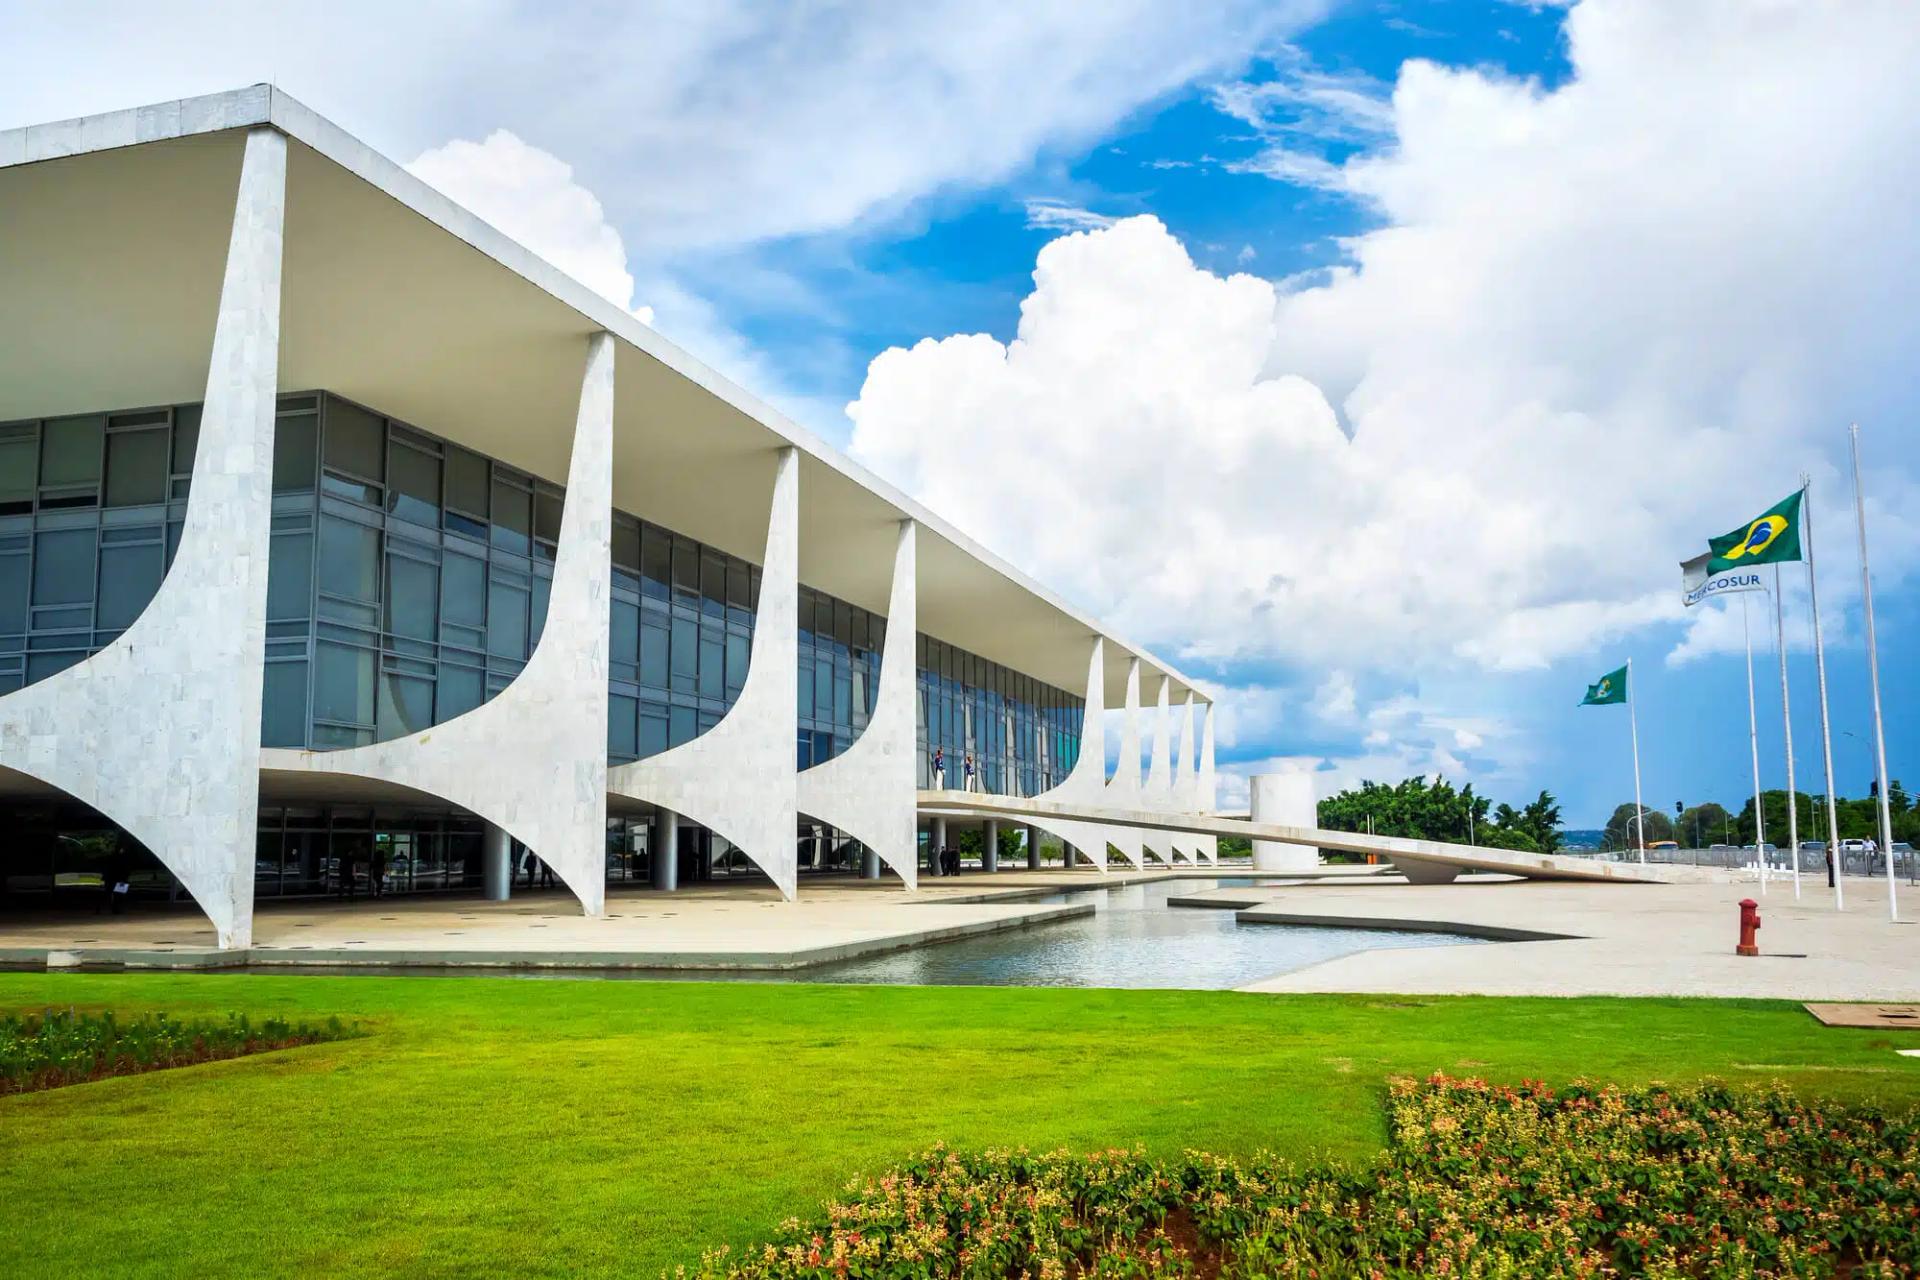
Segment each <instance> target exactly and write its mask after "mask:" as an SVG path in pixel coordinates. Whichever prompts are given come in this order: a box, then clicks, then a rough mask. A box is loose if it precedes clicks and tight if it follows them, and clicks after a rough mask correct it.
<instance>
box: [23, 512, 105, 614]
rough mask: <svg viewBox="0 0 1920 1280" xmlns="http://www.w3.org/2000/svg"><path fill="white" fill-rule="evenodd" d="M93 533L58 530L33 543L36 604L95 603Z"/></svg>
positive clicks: (34, 595)
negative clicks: (93, 600)
mask: <svg viewBox="0 0 1920 1280" xmlns="http://www.w3.org/2000/svg"><path fill="white" fill-rule="evenodd" d="M95 536H96V535H95V533H94V531H93V530H92V529H56V530H50V531H48V532H46V533H41V534H36V535H34V539H33V602H34V603H35V604H85V603H87V602H88V601H91V600H92V599H93V550H94V541H95Z"/></svg>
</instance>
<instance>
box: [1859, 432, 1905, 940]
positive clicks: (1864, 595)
mask: <svg viewBox="0 0 1920 1280" xmlns="http://www.w3.org/2000/svg"><path fill="white" fill-rule="evenodd" d="M1847 438H1848V440H1849V441H1850V442H1851V443H1852V445H1853V511H1854V515H1855V517H1856V518H1857V519H1858V520H1859V523H1860V600H1861V603H1862V605H1864V606H1865V608H1866V613H1867V673H1868V675H1869V676H1870V677H1871V681H1872V685H1873V751H1874V761H1875V764H1876V765H1877V766H1878V768H1879V771H1880V851H1881V852H1882V853H1884V854H1885V855H1886V858H1887V917H1888V918H1889V919H1891V920H1894V921H1896V922H1897V921H1898V920H1899V919H1900V904H1899V903H1898V902H1897V901H1895V899H1894V887H1893V886H1894V879H1893V813H1892V811H1891V810H1890V809H1889V808H1888V801H1887V735H1886V730H1885V729H1883V728H1882V727H1881V722H1880V646H1879V644H1878V643H1877V642H1876V641H1875V638H1874V632H1873V575H1872V573H1871V572H1869V571H1868V569H1867V495H1866V491H1865V490H1863V489H1862V488H1861V487H1860V424H1859V423H1857V422H1856V423H1854V424H1852V425H1851V426H1849V427H1848V428H1847ZM1867 870H1868V871H1872V870H1873V868H1872V867H1868V868H1867Z"/></svg>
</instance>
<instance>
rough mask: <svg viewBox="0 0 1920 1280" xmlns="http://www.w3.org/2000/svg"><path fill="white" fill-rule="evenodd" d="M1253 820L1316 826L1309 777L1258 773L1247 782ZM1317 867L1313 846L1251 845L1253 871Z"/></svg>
mask: <svg viewBox="0 0 1920 1280" xmlns="http://www.w3.org/2000/svg"><path fill="white" fill-rule="evenodd" d="M1247 784H1248V791H1249V795H1250V798H1251V800H1252V808H1253V815H1252V816H1253V820H1254V821H1255V822H1271V823H1276V824H1278V825H1280V826H1284V827H1312V826H1317V825H1319V809H1318V806H1317V804H1316V803H1315V800H1314V795H1313V775H1312V774H1310V773H1260V774H1255V775H1254V776H1253V777H1251V778H1249V779H1248V780H1247ZM1319 865H1320V850H1319V849H1318V848H1317V847H1315V846H1313V845H1306V844H1282V843H1281V842H1280V841H1278V840H1255V841H1254V842H1253V869H1254V870H1255V871H1311V870H1313V869H1314V868H1315V867H1317V866H1319Z"/></svg>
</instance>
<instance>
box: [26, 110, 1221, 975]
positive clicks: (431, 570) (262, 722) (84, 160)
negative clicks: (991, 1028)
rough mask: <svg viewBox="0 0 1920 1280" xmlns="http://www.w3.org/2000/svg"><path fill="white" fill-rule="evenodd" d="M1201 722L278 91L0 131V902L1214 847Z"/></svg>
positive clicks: (811, 443) (242, 927) (1017, 580)
mask: <svg viewBox="0 0 1920 1280" xmlns="http://www.w3.org/2000/svg"><path fill="white" fill-rule="evenodd" d="M1143 697H1144V698H1146V699H1147V700H1148V702H1147V705H1149V706H1150V707H1151V711H1150V713H1149V714H1148V715H1146V716H1145V717H1143V716H1142V705H1143V702H1142V699H1143ZM1109 706H1114V707H1120V708H1124V716H1122V717H1121V718H1120V723H1121V725H1122V726H1123V727H1122V729H1121V731H1120V738H1121V741H1120V743H1119V760H1120V764H1119V767H1118V769H1117V771H1116V772H1115V774H1114V775H1113V776H1111V777H1109V776H1107V772H1106V768H1105V755H1106V753H1105V750H1104V740H1103V727H1104V725H1105V723H1106V720H1107V714H1106V708H1107V707H1109ZM1143 719H1144V720H1145V724H1144V725H1143V723H1142V721H1143ZM1176 726H1177V730H1178V731H1177V732H1176V731H1175V730H1176ZM1213 728H1214V722H1213V706H1212V704H1211V703H1210V702H1209V701H1208V700H1207V699H1206V698H1205V696H1204V695H1202V694H1200V693H1199V692H1198V691H1197V690H1196V688H1195V686H1194V684H1193V682H1192V681H1190V680H1189V679H1187V678H1186V677H1185V676H1183V675H1182V674H1181V673H1180V672H1179V671H1177V670H1175V669H1174V668H1173V667H1172V666H1170V665H1169V664H1167V663H1166V662H1164V661H1161V660H1160V659H1158V658H1156V657H1155V656H1153V655H1152V654H1150V653H1148V652H1146V651H1145V650H1143V649H1141V648H1139V647H1138V646H1135V645H1131V644H1129V643H1127V642H1126V641H1125V640H1124V639H1122V638H1121V637H1118V636H1116V635H1114V634H1113V633H1112V632H1111V631H1110V630H1109V629H1107V628H1106V627H1104V626H1102V625H1101V624H1100V623H1098V622H1097V621H1095V620H1093V619H1091V618H1088V617H1086V616H1085V615H1083V614H1082V613H1080V612H1079V611H1077V610H1076V609H1074V608H1073V607H1071V606H1069V605H1068V604H1066V603H1064V602H1063V601H1061V600H1060V599H1058V598H1057V597H1056V596H1054V595H1053V594H1051V593H1050V592H1048V591H1047V590H1046V589H1045V588H1044V587H1042V586H1040V585H1039V584H1037V583H1034V582H1032V581H1031V580H1029V579H1028V578H1027V577H1026V576H1025V575H1024V574H1022V573H1021V572H1020V571H1019V570H1018V569H1016V568H1014V567H1013V566H1011V565H1009V564H1006V563H1004V562H1003V561H1001V560H999V559H997V558H996V557H994V556H993V555H992V554H990V553H988V552H987V551H985V550H983V549H982V548H980V547H978V546H976V545H975V544H974V543H972V542H971V541H970V540H969V539H967V538H966V537H965V536H964V535H963V534H961V533H959V532H958V531H957V530H955V529H953V528H952V527H951V526H949V525H947V524H946V523H945V522H943V521H942V520H941V519H940V518H939V517H938V516H936V515H934V514H932V513H931V512H928V511H926V510H924V509H922V508H921V507H920V506H919V505H918V504H917V503H915V502H914V501H913V500H912V499H910V498H908V497H907V496H905V495H904V494H901V493H899V492H897V491H896V490H894V489H893V488H891V487H889V486H888V485H887V484H885V483H883V482H882V481H880V480H878V479H876V478H875V477H873V476H871V475H869V474H868V473H866V472H865V471H864V470H862V469H861V468H860V467H859V466H858V465H856V464H855V463H853V462H851V461H849V460H848V459H846V458H845V457H843V456H841V455H840V454H839V453H837V452H836V451H835V450H833V449H832V448H830V447H828V446H827V445H825V444H823V443H822V442H821V441H819V440H817V439H816V438H814V437H813V436H812V435H810V434H809V433H807V432H806V431H804V430H802V429H801V428H799V427H797V426H795V425H794V424H792V423H790V422H788V421H786V420H785V419H784V418H782V417H781V416H780V415H779V414H777V413H775V412H774V411H772V410H771V409H769V408H768V407H767V406H765V405H763V404H761V403H760V402H758V401H757V400H755V399H754V398H753V397H752V396H750V395H749V394H747V393H746V392H744V391H742V390H740V389H739V388H737V387H735V386H733V385H731V384H730V383H728V382H727V381H726V380H725V379H723V378H721V377H719V376H718V375H717V374H715V373H714V372H713V371H712V370H710V369H708V368H706V367H705V366H704V365H702V364H700V363H699V362H698V361H696V360H694V359H693V358H691V357H690V356H688V355H687V354H685V353H684V352H682V351H680V350H679V349H678V348H676V347H674V346H673V345H672V344H670V343H668V342H666V341H665V340H663V339H662V338H661V337H660V336H659V335H658V334H656V333H654V332H653V331H652V330H651V329H649V328H647V327H646V326H645V325H643V324H641V323H640V322H639V321H638V320H636V319H635V318H634V317H633V316H631V315H629V314H627V313H625V312H623V311H622V310H620V309H619V308H618V307H616V306H614V305H613V304H611V303H609V302H608V301H606V300H605V299H602V298H600V297H598V296H596V295H595V294H593V293H592V292H590V291H589V290H587V289H586V288H584V287H583V286H581V285H579V284H578V283H576V282H575V281H573V280H571V279H569V278H568V277H566V276H564V275H563V274H561V273H560V272H558V271H557V270H555V269H554V268H552V267H550V266H549V265H548V264H546V263H545V262H543V261H541V260H540V259H539V258H537V257H535V256H534V255H533V254H531V253H530V252H528V251H527V250H526V249H524V248H522V247H521V246H520V245H518V244H516V243H514V242H513V241H511V240H509V239H508V238H506V237H505V236H503V235H501V234H500V233H499V232H497V231H495V230H494V229H493V228H492V227H490V226H488V225H487V224H485V223H484V222H482V221H481V220H480V219H479V218H477V217H475V216H473V215H472V214H470V213H468V212H467V211H466V210H464V209H462V208H460V207H459V206H457V205H455V204H454V203H453V202H452V201H450V200H448V199H446V198H445V197H444V196H442V195H440V194H439V193H437V192H436V191H434V190H433V189H431V188H430V187H428V186H427V185H425V184H424V183H422V182H421V181H419V180H418V179H416V178H414V177H413V176H411V175H410V174H408V173H407V172H406V171H405V170H403V169H402V168H401V167H400V166H398V165H396V164H394V163H392V162H391V161H389V160H387V159H385V158H383V157H381V156H379V155H377V154H375V153H374V152H372V151H371V150H369V149H368V148H366V147H365V146H363V145H361V144H360V143H359V142H357V141H355V140H354V139H353V138H351V137H349V136H348V135H347V134H346V133H344V132H342V131H341V130H340V129H338V128H336V127H335V126H334V125H332V124H330V123H328V122H327V121H326V120H324V119H321V118H320V117H319V116H317V115H315V114H314V113H313V112H312V111H310V110H308V109H307V108H306V107H304V106H302V105H301V104H300V103H298V102H296V101H294V100H293V99H291V98H289V97H287V96H286V95H285V94H283V93H281V92H279V91H277V90H274V89H272V88H269V87H266V86H256V87H253V88H249V89H243V90H239V91H236V92H232V93H226V94H220V95H215V96H211V97H204V98H196V99H189V100H185V101H179V102H170V103H163V104H160V105H157V106H152V107H145V108H140V109H137V110H129V111H121V112H115V113H112V114H108V115H101V116H95V117H90V118H86V119H81V120H71V121H64V122H60V123H55V124H48V125H40V126H33V127H28V128H22V129H14V130H11V131H7V132H0V819H4V820H6V821H8V823H9V826H10V827H11V835H12V837H13V838H12V839H11V840H10V842H9V844H10V849H9V851H8V852H7V853H5V854H4V855H0V857H4V858H5V863H4V867H3V868H0V870H4V876H0V880H3V881H4V889H5V896H4V899H3V900H0V908H5V909H12V908H17V907H23V906H27V905H30V903H31V901H33V900H36V895H40V896H44V897H46V898H47V899H48V900H57V899H59V898H60V896H61V895H62V893H63V891H66V892H67V895H68V896H69V897H71V896H72V892H73V891H77V890H81V889H85V888H86V887H87V886H91V885H98V884H102V883H105V882H107V881H113V882H124V881H126V880H129V879H132V880H135V881H137V882H138V883H139V884H140V885H141V886H142V887H143V889H150V890H151V891H154V892H158V891H160V890H161V888H163V887H164V889H165V890H166V891H167V892H171V893H174V894H178V895H190V896H191V898H192V899H193V901H194V902H196V903H198V904H199V906H200V907H201V909H203V910H204V911H205V912H206V913H207V915H208V916H209V917H211V919H212V921H213V923H214V925H215V926H216V928H217V930H218V933H219V936H220V939H221V943H222V945H224V946H246V945H248V943H249V939H250V935H251V929H252V920H253V912H254V907H255V902H256V899H259V898H264V897H269V896H275V895H292V894H322V893H336V894H339V893H344V894H354V893H356V892H367V891H375V892H379V891H384V892H398V891H412V890H419V889H427V888H448V887H456V886H462V885H468V886H473V887H476V888H482V889H485V890H486V891H487V892H489V893H491V894H493V895H494V896H502V895H504V894H505V893H506V892H507V891H508V886H509V882H510V881H511V880H512V879H513V878H514V877H515V876H517V875H518V874H519V873H520V869H521V868H525V869H526V870H525V874H526V875H527V876H528V877H529V878H531V877H532V876H533V874H534V871H533V868H534V867H536V866H538V867H540V868H542V869H543V875H551V876H557V878H558V880H559V881H560V882H563V883H564V884H565V886H566V887H567V888H569V889H570V890H571V891H572V892H573V893H574V894H575V895H576V896H577V897H578V899H579V901H580V904H581V907H582V909H583V910H584V911H586V912H588V913H599V912H601V911H602V910H603V904H604V901H605V894H606V889H607V885H608V883H609V881H610V880H612V881H615V882H617V881H619V880H621V879H626V878H645V879H648V880H651V881H652V882H653V883H655V884H656V885H661V886H664V887H672V886H673V885H674V884H675V883H676V881H677V879H678V878H679V877H680V876H681V874H683V872H682V868H683V867H685V868H687V871H686V874H694V875H699V874H706V873H707V872H708V870H709V869H710V868H711V865H712V862H713V860H714V858H715V857H716V855H717V854H719V853H720V852H721V851H724V853H725V855H726V856H727V857H728V858H729V859H730V860H731V861H734V862H740V861H741V860H742V859H744V860H748V861H750V862H751V864H752V866H753V867H755V868H757V870H758V872H760V873H763V874H764V875H765V876H766V877H768V878H770V879H771V880H772V882H773V883H774V884H776V885H777V886H779V888H780V889H781V890H782V892H784V893H785V894H787V895H789V896H791V895H792V894H793V893H794V892H795V887H796V882H797V880H798V878H799V875H800V873H801V871H802V870H803V869H807V868H819V867H824V866H844V867H846V868H848V869H849V870H857V871H860V872H862V873H864V874H866V875H869V876H877V875H879V874H881V871H880V868H881V866H882V864H884V865H885V866H886V867H889V868H891V869H892V871H893V872H895V873H897V874H898V876H899V877H900V878H901V879H902V880H903V881H904V882H905V883H906V884H907V885H909V886H912V885H913V884H914V883H915V881H916V877H917V875H918V874H919V868H920V867H921V865H922V862H923V846H924V847H926V848H930V849H931V850H932V851H934V852H937V851H938V850H939V849H940V848H942V847H943V846H944V845H945V844H946V843H947V839H948V834H949V832H948V830H947V828H948V824H949V823H954V824H967V825H969V826H970V827H971V826H972V825H976V824H978V825H983V826H984V827H985V828H986V835H987V840H986V846H985V847H986V850H987V855H988V857H989V859H991V858H993V857H994V856H995V854H996V852H997V848H998V844H997V840H996V836H997V829H998V827H999V825H1000V824H1001V823H1003V822H1005V823H1007V824H1010V825H1018V826H1023V827H1026V828H1027V829H1028V832H1029V837H1028V840H1027V842H1026V843H1027V848H1028V850H1029V856H1030V857H1037V856H1038V852H1039V850H1038V841H1037V839H1035V837H1034V835H1033V831H1034V828H1036V827H1037V828H1042V829H1044V830H1046V831H1048V832H1050V833H1052V834H1053V835H1054V836H1056V837H1058V838H1059V839H1060V840H1061V841H1062V842H1064V843H1065V844H1067V845H1070V846H1072V847H1073V848H1074V849H1076V850H1077V851H1078V853H1079V855H1080V857H1081V859H1082V860H1084V861H1086V862H1090V863H1091V864H1093V865H1094V866H1097V867H1103V868H1104V866H1105V865H1106V862H1107V858H1108V856H1109V849H1110V848H1111V849H1112V850H1114V851H1116V856H1119V857H1121V858H1124V859H1126V860H1127V861H1129V862H1133V863H1144V861H1145V860H1147V859H1158V860H1160V861H1163V862H1169V863H1170V862H1172V861H1173V860H1174V859H1176V858H1184V859H1188V860H1199V859H1208V858H1210V857H1211V856H1212V854H1213V851H1214V845H1215V838H1216V835H1217V832H1218V829H1219V824H1217V823H1215V822H1214V821H1212V820H1211V818H1210V816H1209V815H1210V811H1211V810H1212V809H1213V807H1214V800H1213V797H1214V780H1213ZM1143 730H1144V732H1143ZM1143 738H1144V739H1146V740H1147V749H1146V752H1145V754H1146V756H1147V758H1148V759H1149V762H1150V763H1149V766H1148V767H1147V768H1146V769H1145V770H1144V776H1143V771H1142V769H1141V767H1140V763H1141V760H1142V756H1143V750H1142V743H1143ZM9 814H10V815H11V818H4V815H9ZM1183 827H1184V829H1183ZM690 853H691V854H693V855H694V856H693V857H692V858H691V859H690V858H689V854H690ZM927 856H930V855H927Z"/></svg>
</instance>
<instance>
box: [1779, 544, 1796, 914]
mask: <svg viewBox="0 0 1920 1280" xmlns="http://www.w3.org/2000/svg"><path fill="white" fill-rule="evenodd" d="M1773 626H1774V633H1773V645H1774V648H1775V650H1777V651H1778V653H1779V655H1780V722H1781V726H1782V727H1783V728H1784V729H1785V730H1786V735H1787V847H1788V848H1789V849H1791V850H1792V851H1793V852H1792V858H1793V897H1794V900H1795V901H1796V902H1797V901H1799V898H1800V793H1799V792H1798V791H1795V790H1794V782H1793V701H1792V699H1791V698H1789V697H1788V695H1787V615H1786V610H1785V608H1784V607H1783V606H1782V604H1781V601H1780V566H1779V565H1778V564H1776V565H1774V566H1773Z"/></svg>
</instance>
